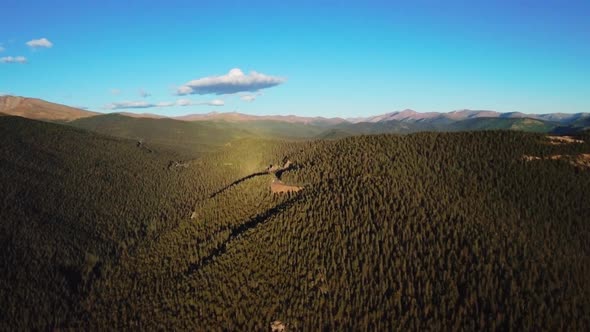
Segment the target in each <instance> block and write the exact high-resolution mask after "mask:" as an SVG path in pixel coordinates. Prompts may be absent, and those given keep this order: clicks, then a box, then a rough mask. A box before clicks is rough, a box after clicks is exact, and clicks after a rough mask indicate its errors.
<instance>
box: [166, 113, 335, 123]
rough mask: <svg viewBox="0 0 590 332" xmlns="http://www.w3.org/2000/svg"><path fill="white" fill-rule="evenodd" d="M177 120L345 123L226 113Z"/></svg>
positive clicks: (186, 116)
mask: <svg viewBox="0 0 590 332" xmlns="http://www.w3.org/2000/svg"><path fill="white" fill-rule="evenodd" d="M175 119H177V120H184V121H228V122H249V121H279V122H288V123H302V124H314V125H334V124H338V123H343V122H346V120H344V119H342V118H324V117H319V116H318V117H304V116H296V115H250V114H243V113H238V112H227V113H218V112H212V113H206V114H189V115H183V116H179V117H175Z"/></svg>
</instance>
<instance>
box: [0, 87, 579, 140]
mask: <svg viewBox="0 0 590 332" xmlns="http://www.w3.org/2000/svg"><path fill="white" fill-rule="evenodd" d="M0 113H6V114H7V115H18V116H22V117H26V118H32V119H39V120H48V121H72V120H76V119H81V118H89V117H93V116H96V117H93V118H91V119H88V121H82V122H79V123H75V125H77V126H82V127H84V128H86V129H91V130H94V131H98V132H102V133H105V134H112V135H115V136H119V137H129V138H135V137H139V136H142V137H143V136H146V137H147V136H150V135H148V133H147V132H149V130H148V131H147V132H146V131H145V130H144V129H145V128H153V130H156V131H161V130H164V131H165V130H170V133H168V132H166V134H165V135H164V136H166V137H168V138H170V137H172V136H174V135H176V136H178V133H180V132H186V130H188V131H189V132H190V131H191V130H192V129H189V127H190V128H193V127H194V128H197V127H198V126H192V127H191V126H190V125H187V126H185V125H184V124H188V123H191V122H198V123H202V124H203V125H206V126H205V127H203V128H201V129H202V130H201V131H199V132H209V131H210V130H214V131H216V130H230V129H231V130H232V132H233V133H237V134H239V135H244V134H245V133H249V134H252V135H254V136H266V137H281V138H310V137H314V138H335V137H342V136H350V135H360V134H381V133H398V134H404V133H412V132H420V131H472V130H495V129H503V130H521V131H535V132H557V133H575V132H579V131H582V130H585V129H588V128H590V124H589V121H590V113H575V114H568V113H551V114H525V113H520V112H510V113H500V112H496V111H491V110H467V109H465V110H457V111H452V112H447V113H443V112H426V113H420V112H416V111H414V110H410V109H406V110H403V111H398V112H391V113H386V114H381V115H375V116H368V117H357V118H348V119H344V118H339V117H336V118H325V117H305V116H296V115H251V114H243V113H238V112H227V113H218V112H212V113H207V114H190V115H184V116H179V117H175V118H169V117H166V116H162V115H158V114H150V113H141V114H139V113H118V114H119V116H106V115H104V114H99V113H94V112H88V111H84V110H81V109H77V108H73V107H68V106H64V105H59V104H54V103H49V102H46V101H43V100H39V99H32V98H24V97H13V96H4V97H0ZM111 115H112V114H111ZM130 118H135V119H138V120H154V121H149V122H145V121H139V122H138V121H130V120H129V119H130ZM155 120H159V121H155ZM185 127H186V128H185ZM162 128H165V129H162ZM181 128H182V129H181ZM173 132H175V133H176V134H174V135H173V134H172V133H173ZM170 135H172V136H170ZM191 135H192V134H191ZM214 136H215V137H223V135H219V134H217V133H216V134H215V135H214ZM194 138H196V136H195V137H194ZM171 141H176V138H175V139H172V140H171ZM205 141H207V143H209V142H208V139H206V140H205ZM185 143H186V142H185Z"/></svg>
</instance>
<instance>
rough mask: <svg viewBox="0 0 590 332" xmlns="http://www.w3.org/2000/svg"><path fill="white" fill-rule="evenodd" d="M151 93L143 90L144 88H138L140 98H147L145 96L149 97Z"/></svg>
mask: <svg viewBox="0 0 590 332" xmlns="http://www.w3.org/2000/svg"><path fill="white" fill-rule="evenodd" d="M151 95H152V94H151V93H149V92H147V91H145V90H144V89H139V96H140V97H141V98H147V97H149V96H151Z"/></svg>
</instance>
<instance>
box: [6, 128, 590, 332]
mask: <svg viewBox="0 0 590 332" xmlns="http://www.w3.org/2000/svg"><path fill="white" fill-rule="evenodd" d="M0 126H1V128H0V139H2V142H3V144H2V146H1V147H0V167H1V172H0V174H1V176H2V181H0V184H1V187H0V190H1V196H2V197H4V199H3V200H2V204H3V206H2V207H0V208H1V209H2V211H3V213H2V215H1V216H2V217H1V225H2V226H1V227H2V228H1V229H0V236H1V237H2V239H1V240H2V241H0V243H2V246H3V247H2V256H0V264H1V265H2V270H3V271H9V272H7V273H3V274H2V276H1V279H0V301H3V302H2V303H0V306H1V307H2V308H7V309H3V310H2V311H0V315H1V316H0V323H1V325H2V326H5V327H7V328H9V329H19V328H20V329H30V328H38V329H45V328H55V327H57V328H79V329H113V328H114V329H142V330H155V329H178V330H185V329H186V330H188V329H190V330H246V331H251V330H269V329H270V324H271V322H275V321H280V322H281V323H282V324H284V325H285V326H286V327H287V329H289V330H319V329H329V330H336V331H340V330H424V329H433V330H450V329H464V330H476V329H477V330H481V329H514V330H580V331H583V330H588V329H589V328H590V300H589V299H590V282H589V280H590V279H589V276H590V270H589V269H590V260H589V257H590V256H589V254H590V246H589V245H588V241H587V239H588V237H589V236H590V224H589V223H588V215H590V198H589V196H588V194H587V192H588V188H590V169H589V168H588V167H586V166H585V164H583V163H577V162H574V161H575V160H578V159H579V158H578V157H579V156H585V155H586V154H590V144H589V143H588V142H590V135H589V134H588V133H586V134H583V135H581V136H578V137H576V138H575V140H572V142H573V143H567V142H563V143H562V142H560V141H557V142H558V143H555V141H551V140H550V139H548V138H547V137H545V136H544V135H540V134H529V133H523V132H508V131H491V132H469V133H420V134H412V135H405V136H398V135H375V136H357V137H348V138H344V139H339V140H333V141H322V140H317V141H306V142H288V141H277V140H262V139H258V138H247V139H240V140H233V141H231V142H230V144H226V145H225V146H223V147H220V148H219V149H218V150H216V151H212V152H209V153H204V154H200V156H199V158H196V159H191V160H186V159H181V158H179V155H178V153H175V152H167V151H166V150H165V149H153V150H152V149H149V146H148V147H144V146H138V145H137V144H136V141H134V140H122V139H112V138H108V137H105V136H100V135H96V134H91V133H88V132H85V131H81V130H76V129H72V128H69V127H65V126H59V125H52V124H45V123H39V122H33V121H29V120H24V119H20V118H13V117H3V118H0ZM576 140H582V141H583V142H582V143H579V142H577V141H576ZM557 155H559V156H562V157H560V158H555V156H557ZM525 156H534V157H535V158H525ZM563 156H567V158H565V157H563ZM289 162H290V163H289ZM271 164H272V165H283V164H289V165H290V166H289V167H288V168H287V169H285V170H282V169H281V171H280V172H272V171H269V170H276V169H277V168H276V167H269V165H271ZM278 178H280V180H281V181H282V182H283V183H285V184H289V185H295V186H301V187H303V188H304V189H303V190H301V191H299V192H297V193H287V194H273V193H271V191H270V185H271V183H272V182H273V181H277V180H278Z"/></svg>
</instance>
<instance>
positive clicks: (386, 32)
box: [0, 0, 590, 117]
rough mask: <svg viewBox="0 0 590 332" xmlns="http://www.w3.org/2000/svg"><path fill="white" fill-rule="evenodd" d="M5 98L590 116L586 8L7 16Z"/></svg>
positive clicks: (250, 5)
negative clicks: (485, 111)
mask: <svg viewBox="0 0 590 332" xmlns="http://www.w3.org/2000/svg"><path fill="white" fill-rule="evenodd" d="M0 94H12V95H20V96H26V97H35V98H41V99H45V100H48V101H52V102H57V103H63V104H66V105H70V106H76V107H83V108H87V109H89V110H93V111H99V112H105V113H106V112H136V113H143V112H146V113H157V114H163V115H168V116H175V115H185V114H192V113H208V112H232V111H237V112H241V113H248V114H261V115H262V114H283V115H286V114H295V115H301V116H325V117H336V116H338V117H357V116H368V115H375V114H382V113H387V112H392V111H398V110H404V109H413V110H416V111H419V112H431V111H438V112H447V111H453V110H459V109H477V110H481V109H486V110H496V111H500V112H524V113H550V112H565V113H575V112H588V111H590V1H588V0H582V1H568V0H562V1H543V0H536V1H517V0H510V1H508V0H506V1H505V0H494V1H480V0H472V1H453V0H448V1H425V0H415V1H394V0H390V1H372V0H366V1H323V0H317V1H308V0H301V1H276V0H269V1H256V0H253V1H223V0H219V1H211V2H204V1H202V2H201V1H146V0H144V1H133V0H131V1H109V0H103V1H87V2H85V1H64V0H55V1H28V0H2V1H1V2H0Z"/></svg>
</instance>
